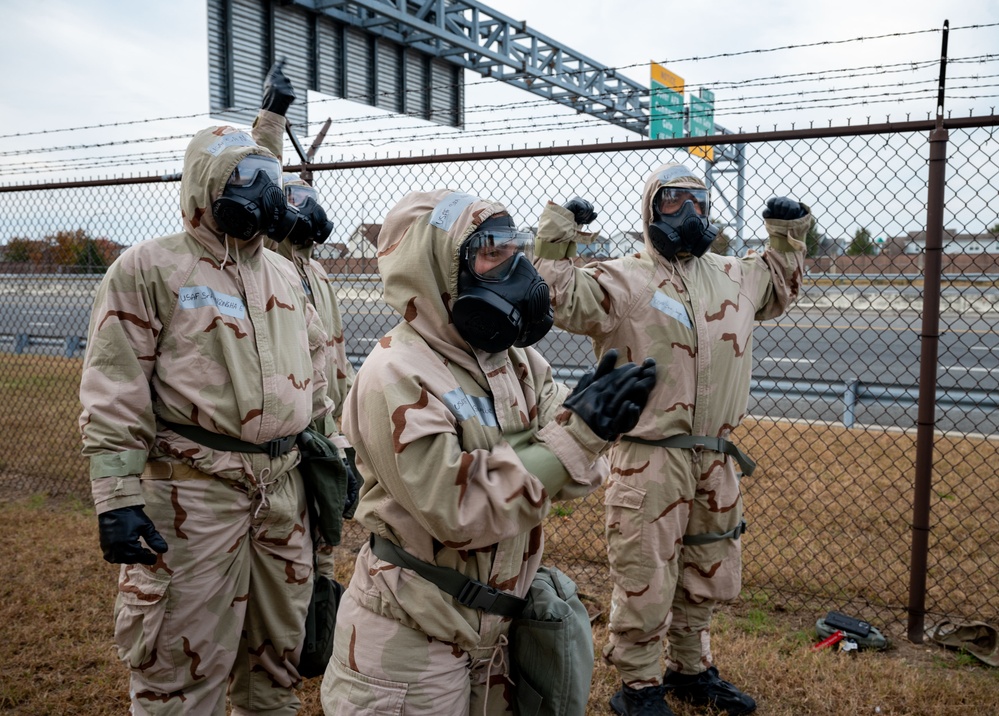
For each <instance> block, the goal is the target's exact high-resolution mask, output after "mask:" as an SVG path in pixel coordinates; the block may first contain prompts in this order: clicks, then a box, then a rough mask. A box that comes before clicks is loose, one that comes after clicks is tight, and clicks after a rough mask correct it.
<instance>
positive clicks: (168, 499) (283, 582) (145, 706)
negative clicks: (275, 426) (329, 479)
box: [115, 456, 312, 716]
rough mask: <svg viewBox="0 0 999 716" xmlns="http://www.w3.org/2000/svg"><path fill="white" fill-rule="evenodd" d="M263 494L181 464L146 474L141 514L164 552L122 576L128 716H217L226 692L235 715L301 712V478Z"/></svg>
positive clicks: (304, 573) (305, 583)
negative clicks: (128, 673) (298, 668)
mask: <svg viewBox="0 0 999 716" xmlns="http://www.w3.org/2000/svg"><path fill="white" fill-rule="evenodd" d="M256 457H257V456H254V458H256ZM260 457H261V458H262V459H267V458H266V456H260ZM263 493H264V494H263V496H262V495H261V492H260V491H259V490H257V489H250V488H248V487H247V486H245V485H240V484H235V483H233V482H229V481H226V480H219V479H215V478H212V477H210V476H209V475H206V474H205V473H202V472H200V471H198V470H195V469H193V468H191V467H187V466H185V465H168V464H166V463H149V464H148V465H147V466H146V471H145V473H144V474H143V480H142V496H143V498H144V499H145V502H146V506H145V512H146V514H147V515H148V516H149V518H150V519H151V520H152V521H153V524H155V525H156V529H157V530H158V531H159V533H160V534H161V535H163V538H164V539H165V540H166V541H167V544H168V545H169V549H168V551H167V552H166V553H165V554H163V555H160V557H159V561H158V562H157V563H156V564H155V565H154V566H152V567H146V566H144V565H138V564H136V565H123V566H122V569H121V574H120V577H119V583H118V598H117V601H116V603H115V642H116V643H117V646H118V654H119V656H120V658H121V659H122V661H124V662H125V663H126V664H127V665H128V666H129V668H130V669H131V684H130V691H131V700H132V713H133V714H136V715H138V714H155V715H156V716H180V715H181V714H185V715H192V714H193V715H202V714H203V715H211V716H224V715H225V713H226V691H227V686H228V696H229V700H230V702H231V706H232V713H233V714H234V715H240V716H245V715H247V714H294V713H296V712H297V711H298V706H299V700H298V698H297V696H296V695H295V693H294V691H293V688H292V687H293V686H295V685H296V684H297V683H298V682H299V680H300V678H299V675H298V672H297V671H296V669H295V665H296V664H297V661H298V656H299V654H300V653H301V645H302V641H303V632H304V623H305V613H306V611H307V609H308V603H309V598H310V595H311V590H312V582H311V574H312V542H311V540H310V539H309V537H308V534H307V532H308V531H307V530H306V528H305V524H304V519H305V514H306V508H305V498H304V495H303V490H302V480H301V478H300V477H299V475H298V471H297V470H294V471H292V472H291V473H289V474H286V475H284V476H282V477H280V478H278V479H277V480H275V481H274V482H273V483H271V484H270V485H268V486H266V487H265V489H264V491H263Z"/></svg>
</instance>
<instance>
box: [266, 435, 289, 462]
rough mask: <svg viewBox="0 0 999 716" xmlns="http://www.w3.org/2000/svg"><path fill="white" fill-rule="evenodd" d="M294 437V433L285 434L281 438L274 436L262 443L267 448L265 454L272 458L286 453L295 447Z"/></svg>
mask: <svg viewBox="0 0 999 716" xmlns="http://www.w3.org/2000/svg"><path fill="white" fill-rule="evenodd" d="M296 437H297V436H296V435H286V436H285V437H283V438H275V439H274V440H270V441H268V442H266V443H264V446H265V447H266V448H267V455H268V456H270V458H271V459H272V460H273V459H274V458H277V457H281V456H282V455H286V454H288V453H289V452H291V449H292V448H293V447H295V438H296Z"/></svg>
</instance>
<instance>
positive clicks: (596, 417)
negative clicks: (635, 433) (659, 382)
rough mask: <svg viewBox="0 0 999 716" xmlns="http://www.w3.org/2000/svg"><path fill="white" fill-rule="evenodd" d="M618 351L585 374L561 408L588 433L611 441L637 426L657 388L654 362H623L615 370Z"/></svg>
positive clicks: (607, 355) (649, 360) (602, 359)
mask: <svg viewBox="0 0 999 716" xmlns="http://www.w3.org/2000/svg"><path fill="white" fill-rule="evenodd" d="M616 362H617V351H616V350H610V351H607V353H605V354H604V357H603V358H601V359H600V363H599V364H597V367H596V370H593V371H588V372H587V373H586V374H585V375H583V377H582V378H580V380H579V383H577V384H576V387H575V389H574V390H573V391H572V393H570V394H569V397H568V398H566V399H565V402H564V403H563V405H564V406H565V407H566V408H568V409H569V410H571V411H572V412H574V413H576V415H578V416H579V417H580V418H582V419H583V422H585V423H586V424H587V425H588V426H589V428H590V430H592V431H593V432H594V434H596V435H597V436H598V437H601V438H603V439H604V440H608V441H613V440H617V438H618V437H620V436H621V435H623V434H624V433H626V432H629V431H630V430H633V429H634V428H635V426H636V425H637V424H638V418H639V416H641V414H642V410H643V409H644V408H645V404H646V403H647V402H648V400H649V394H650V393H651V392H652V389H653V388H654V387H655V385H656V362H655V360H653V359H652V358H646V359H645V361H644V362H643V363H642V365H640V366H639V365H635V364H634V363H625V364H624V365H622V366H619V367H617V368H615V367H614V364H615V363H616Z"/></svg>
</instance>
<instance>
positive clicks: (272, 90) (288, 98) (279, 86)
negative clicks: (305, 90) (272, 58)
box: [260, 57, 295, 117]
mask: <svg viewBox="0 0 999 716" xmlns="http://www.w3.org/2000/svg"><path fill="white" fill-rule="evenodd" d="M294 101H295V89H294V88H293V87H292V86H291V80H289V79H288V78H287V77H285V74H284V58H283V57H282V58H281V59H280V60H278V61H277V62H275V63H274V64H273V65H271V68H270V69H269V70H268V71H267V76H266V77H264V98H263V100H262V101H261V103H260V108H261V109H266V110H267V111H268V112H274V113H275V114H280V115H281V116H282V117H283V116H284V115H285V112H287V111H288V107H290V106H291V103H292V102H294Z"/></svg>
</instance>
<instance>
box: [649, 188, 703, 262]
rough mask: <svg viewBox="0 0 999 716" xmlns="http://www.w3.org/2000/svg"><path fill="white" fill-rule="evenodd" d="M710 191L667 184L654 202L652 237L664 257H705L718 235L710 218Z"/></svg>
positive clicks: (656, 247)
mask: <svg viewBox="0 0 999 716" xmlns="http://www.w3.org/2000/svg"><path fill="white" fill-rule="evenodd" d="M708 207H709V204H708V190H707V189H700V188H697V189H694V188H688V187H675V186H664V187H662V188H661V189H660V190H659V191H658V192H657V193H656V196H655V199H654V200H653V203H652V219H653V220H652V222H651V223H650V224H649V238H650V239H651V240H652V245H653V246H654V247H655V249H656V251H658V252H659V253H660V254H662V255H663V257H664V258H667V259H672V258H674V257H677V256H679V257H680V258H684V257H685V256H688V255H689V256H703V255H704V253H705V252H706V251H707V250H708V247H710V246H711V242H712V241H714V240H715V237H716V236H717V235H718V227H717V226H713V225H712V224H711V223H710V222H709V221H708V218H707V216H708Z"/></svg>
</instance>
